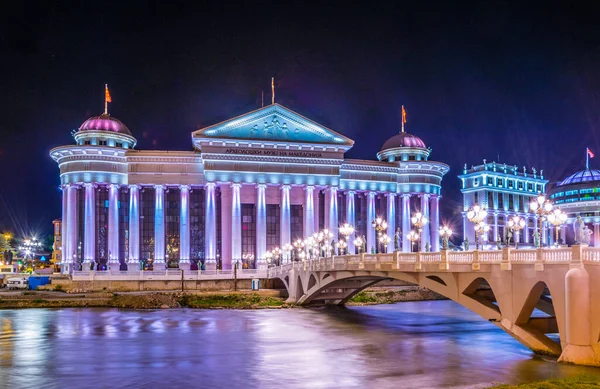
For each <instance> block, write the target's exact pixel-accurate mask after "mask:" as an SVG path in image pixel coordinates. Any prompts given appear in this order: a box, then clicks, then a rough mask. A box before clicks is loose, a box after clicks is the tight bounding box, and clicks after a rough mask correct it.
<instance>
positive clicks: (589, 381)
mask: <svg viewBox="0 0 600 389" xmlns="http://www.w3.org/2000/svg"><path fill="white" fill-rule="evenodd" d="M567 388H568V389H592V388H595V389H597V388H600V376H592V375H578V376H575V377H568V378H557V379H550V380H546V381H539V382H530V383H526V384H520V385H498V386H492V387H491V388H489V389H567Z"/></svg>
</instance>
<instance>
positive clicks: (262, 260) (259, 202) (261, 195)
mask: <svg viewBox="0 0 600 389" xmlns="http://www.w3.org/2000/svg"><path fill="white" fill-rule="evenodd" d="M266 192H267V185H266V184H258V185H256V263H257V265H264V264H266V263H267V260H266V257H265V254H266V253H267V197H266Z"/></svg>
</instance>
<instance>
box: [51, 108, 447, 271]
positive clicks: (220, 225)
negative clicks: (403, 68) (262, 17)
mask: <svg viewBox="0 0 600 389" xmlns="http://www.w3.org/2000/svg"><path fill="white" fill-rule="evenodd" d="M74 138H75V144H73V145H68V146H60V147H56V148H54V149H52V150H51V151H50V156H51V157H52V158H53V159H54V160H55V161H56V162H57V163H58V166H59V169H60V182H61V188H62V190H63V199H62V221H63V222H62V226H61V228H62V237H63V242H62V249H63V250H62V253H63V259H62V269H63V271H64V272H70V271H71V270H73V269H75V270H76V269H79V268H83V269H87V268H93V267H99V268H100V269H105V268H107V267H108V268H112V269H121V270H125V269H127V270H128V271H137V270H139V269H140V262H143V263H145V264H146V263H148V264H151V265H152V267H153V269H155V270H160V269H164V268H165V267H166V266H169V267H180V268H184V269H189V268H195V267H196V266H200V264H202V265H204V266H205V267H206V268H208V269H211V268H215V267H217V266H218V267H221V268H223V269H229V268H231V266H232V264H234V263H242V262H243V263H244V266H248V267H255V266H256V267H260V266H262V265H265V264H266V262H265V260H266V255H265V254H266V253H267V251H269V250H272V249H273V248H275V247H283V246H284V245H285V244H286V243H293V242H294V241H296V240H297V239H305V238H307V237H309V236H311V235H312V234H313V233H315V232H316V231H319V230H321V229H324V228H327V229H329V230H330V231H332V232H333V236H334V240H337V239H338V238H342V237H341V236H339V232H338V226H340V225H341V224H343V223H349V224H351V225H353V226H354V227H355V233H354V234H353V236H351V237H350V238H349V239H348V246H349V248H348V250H349V251H350V252H354V251H355V247H354V243H353V242H354V237H355V236H357V235H360V236H365V237H366V241H367V243H366V246H367V247H368V249H369V250H370V249H371V248H373V247H377V241H376V240H377V235H376V232H375V230H374V228H373V227H372V226H371V222H372V221H373V220H374V219H375V218H376V217H377V216H381V217H383V218H384V219H386V220H387V222H388V230H387V234H388V235H389V236H390V237H393V235H394V234H395V231H397V230H399V231H400V232H401V233H402V232H404V233H403V234H402V241H401V249H402V250H403V251H410V249H411V243H410V242H409V241H408V239H407V233H406V232H408V231H409V230H410V229H411V224H410V216H411V213H413V212H416V211H421V212H422V213H424V214H425V215H426V216H427V217H428V218H429V220H430V223H429V224H427V225H426V227H425V228H424V230H423V235H422V239H421V245H422V248H424V247H425V246H426V245H427V247H431V250H432V251H437V250H439V234H438V230H439V219H440V216H439V201H440V191H441V183H442V178H443V176H444V175H445V174H446V173H447V172H448V170H449V168H448V165H446V164H444V163H440V162H434V161H430V160H429V155H430V152H431V150H430V149H429V148H427V147H426V145H425V143H424V142H423V141H422V140H421V139H420V138H418V137H416V136H414V135H410V134H408V133H406V132H401V133H398V134H396V135H395V136H393V137H392V138H390V139H389V140H388V141H387V142H385V144H384V145H383V147H382V149H381V151H380V152H379V153H378V154H377V160H356V159H347V158H345V157H344V154H345V153H346V152H347V151H348V150H349V149H350V148H351V147H353V146H354V141H352V140H351V139H348V138H347V137H345V136H343V135H341V134H339V133H337V132H335V131H333V130H331V129H329V128H327V127H325V126H322V125H320V124H318V123H316V122H314V121H312V120H310V119H308V118H306V117H304V116H301V115H299V114H298V113H296V112H294V111H292V110H290V109H288V108H286V107H284V106H282V105H279V104H271V105H268V106H265V107H263V108H260V109H257V110H255V111H252V112H249V113H246V114H244V115H241V116H238V117H235V118H233V119H230V120H226V121H224V122H221V123H218V124H215V125H212V126H209V127H206V128H203V129H200V130H198V131H195V132H193V133H192V136H191V140H192V144H193V151H156V150H137V149H135V145H136V139H135V138H134V137H133V135H132V134H131V132H130V131H129V129H128V128H127V126H125V125H124V124H123V123H122V122H120V121H119V120H117V119H116V118H114V117H112V116H110V115H108V114H103V115H100V116H97V117H92V118H90V119H88V120H86V121H85V122H84V123H83V124H82V125H81V126H80V127H79V129H78V131H77V132H76V133H75V134H74ZM387 249H388V250H393V249H394V240H393V239H391V241H390V243H389V246H388V248H387Z"/></svg>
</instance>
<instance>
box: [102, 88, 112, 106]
mask: <svg viewBox="0 0 600 389" xmlns="http://www.w3.org/2000/svg"><path fill="white" fill-rule="evenodd" d="M104 88H105V91H104V95H105V97H104V98H105V99H106V102H107V103H112V98H111V97H110V91H109V90H108V85H105V86H104Z"/></svg>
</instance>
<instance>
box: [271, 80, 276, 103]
mask: <svg viewBox="0 0 600 389" xmlns="http://www.w3.org/2000/svg"><path fill="white" fill-rule="evenodd" d="M271 104H275V77H271Z"/></svg>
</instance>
